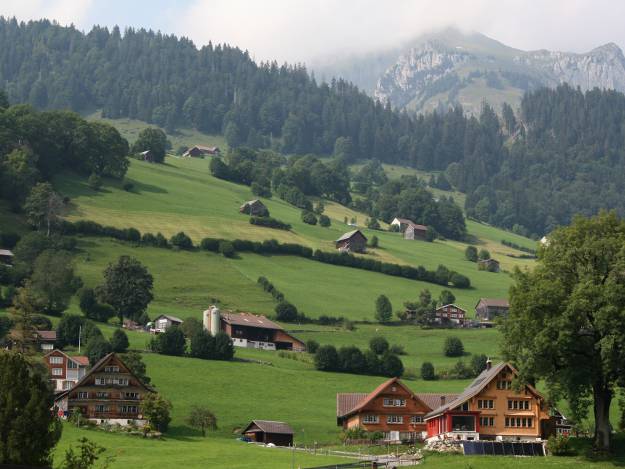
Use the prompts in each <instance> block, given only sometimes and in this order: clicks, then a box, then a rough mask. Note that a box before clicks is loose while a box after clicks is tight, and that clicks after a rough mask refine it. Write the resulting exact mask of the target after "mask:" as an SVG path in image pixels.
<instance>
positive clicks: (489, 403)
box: [477, 399, 495, 409]
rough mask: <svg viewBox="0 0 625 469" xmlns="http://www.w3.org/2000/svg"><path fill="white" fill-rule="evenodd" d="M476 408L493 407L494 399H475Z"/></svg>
mask: <svg viewBox="0 0 625 469" xmlns="http://www.w3.org/2000/svg"><path fill="white" fill-rule="evenodd" d="M477 408H478V409H494V408H495V401H494V400H492V399H479V400H478V401H477Z"/></svg>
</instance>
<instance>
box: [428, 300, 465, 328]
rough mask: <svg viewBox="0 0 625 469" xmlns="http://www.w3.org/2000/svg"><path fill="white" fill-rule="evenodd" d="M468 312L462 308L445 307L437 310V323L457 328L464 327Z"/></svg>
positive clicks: (435, 315)
mask: <svg viewBox="0 0 625 469" xmlns="http://www.w3.org/2000/svg"><path fill="white" fill-rule="evenodd" d="M466 314H467V312H466V311H465V310H464V309H462V308H461V307H460V306H456V305H453V304H452V305H444V306H440V307H438V308H436V312H435V313H434V317H435V321H436V322H437V323H439V324H444V323H449V324H452V325H455V326H460V327H462V326H464V323H465V321H466Z"/></svg>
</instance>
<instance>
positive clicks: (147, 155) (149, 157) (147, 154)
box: [139, 150, 154, 163]
mask: <svg viewBox="0 0 625 469" xmlns="http://www.w3.org/2000/svg"><path fill="white" fill-rule="evenodd" d="M139 157H140V159H142V160H143V161H147V162H149V163H154V154H153V153H152V150H145V151H142V152H140V153H139Z"/></svg>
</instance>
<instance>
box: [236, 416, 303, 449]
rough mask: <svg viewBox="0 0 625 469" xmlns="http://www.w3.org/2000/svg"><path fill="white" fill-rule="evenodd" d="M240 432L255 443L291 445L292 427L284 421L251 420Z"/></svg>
mask: <svg viewBox="0 0 625 469" xmlns="http://www.w3.org/2000/svg"><path fill="white" fill-rule="evenodd" d="M241 433H242V434H243V435H245V436H246V437H247V438H249V439H250V440H252V441H254V442H256V443H265V444H274V445H276V446H293V433H294V432H293V429H292V428H291V427H290V426H289V425H288V424H286V423H284V422H276V421H273V420H252V422H251V423H250V424H249V425H248V426H247V427H245V429H244V430H243V431H242V432H241Z"/></svg>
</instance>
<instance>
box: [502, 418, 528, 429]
mask: <svg viewBox="0 0 625 469" xmlns="http://www.w3.org/2000/svg"><path fill="white" fill-rule="evenodd" d="M533 420H534V419H532V418H531V417H527V418H526V417H506V419H505V423H506V427H521V428H530V427H533Z"/></svg>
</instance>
